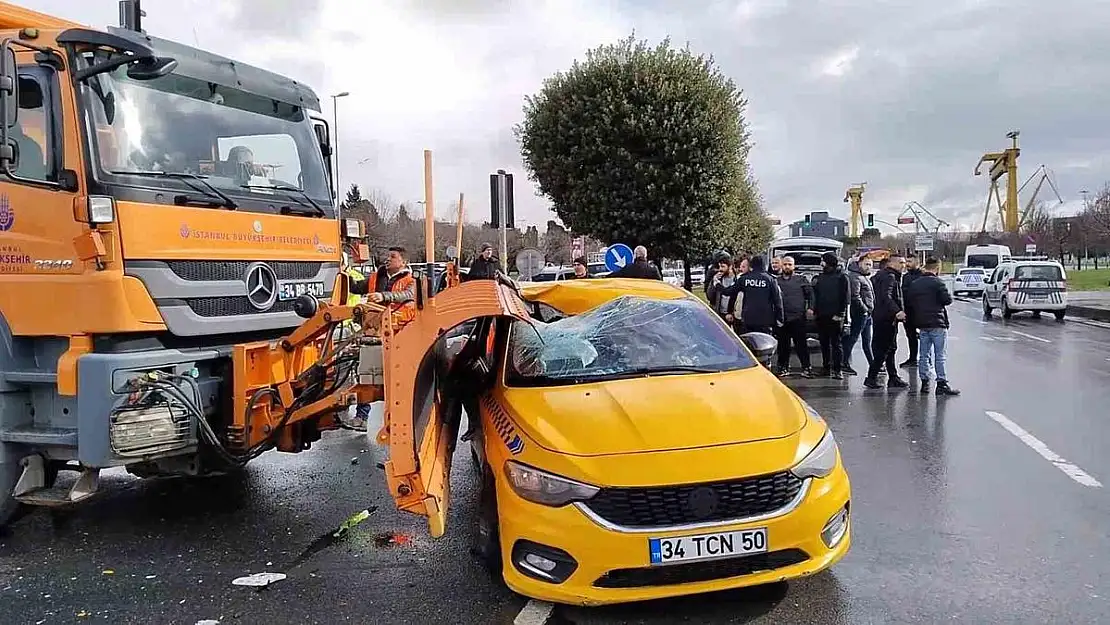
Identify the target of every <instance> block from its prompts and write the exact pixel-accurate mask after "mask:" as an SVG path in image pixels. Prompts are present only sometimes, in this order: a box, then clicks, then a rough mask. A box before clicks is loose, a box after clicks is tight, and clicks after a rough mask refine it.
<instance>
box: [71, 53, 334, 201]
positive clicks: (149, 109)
mask: <svg viewBox="0 0 1110 625" xmlns="http://www.w3.org/2000/svg"><path fill="white" fill-rule="evenodd" d="M86 60H88V59H87V58H86ZM102 60H104V59H95V60H94V61H93V62H94V63H95V62H100V61H102ZM81 93H82V105H83V108H84V113H85V116H86V119H87V126H88V128H89V129H90V134H91V135H92V138H91V142H92V152H93V158H92V160H93V162H94V163H95V164H96V169H97V176H98V178H99V179H100V180H101V181H102V182H104V183H109V184H123V185H129V186H140V187H159V188H167V189H172V190H174V191H176V192H179V193H188V194H195V189H196V188H197V186H196V185H195V184H194V185H187V184H183V183H188V182H189V180H188V177H184V176H172V175H171V176H158V175H151V172H164V173H170V174H187V175H189V176H201V177H203V178H204V181H205V182H207V183H208V184H210V185H211V186H212V187H215V188H216V189H218V190H219V191H220V192H222V193H223V194H226V195H228V196H235V197H236V198H238V199H243V198H246V199H256V200H258V201H259V203H260V204H263V205H274V204H281V205H292V206H298V205H301V206H303V205H305V204H312V203H315V204H317V205H319V206H320V207H322V208H323V209H324V211H325V212H324V214H326V215H328V216H331V214H332V209H331V204H332V200H331V194H330V190H329V188H328V182H327V174H326V170H325V169H324V162H323V156H322V155H321V153H320V149H319V146H318V144H317V140H316V136H315V133H314V132H313V129H312V124H311V120H310V119H309V117H308V115H307V112H306V111H305V110H304V109H303V108H301V107H299V106H295V105H293V104H287V103H285V102H279V101H277V100H273V99H271V98H268V97H263V96H259V95H255V94H252V93H248V92H245V91H242V90H239V89H235V88H232V87H227V86H223V85H217V84H214V83H210V82H204V81H201V80H196V79H193V78H189V77H186V76H179V75H175V74H170V75H168V76H164V77H161V78H156V79H154V80H145V81H137V80H132V79H130V78H128V77H127V72H126V68H123V67H121V68H118V69H116V70H115V71H112V72H109V73H104V74H100V75H98V76H95V77H93V78H90V79H89V80H87V81H86V82H85V84H84V85H83V86H82V89H81ZM267 187H275V188H274V189H270V188H267ZM283 189H284V190H283ZM291 192H292V193H291ZM215 195H219V194H218V193H216V194H215ZM306 200H307V201H306ZM244 208H246V209H249V208H250V206H249V203H246V204H244ZM271 210H272V209H271Z"/></svg>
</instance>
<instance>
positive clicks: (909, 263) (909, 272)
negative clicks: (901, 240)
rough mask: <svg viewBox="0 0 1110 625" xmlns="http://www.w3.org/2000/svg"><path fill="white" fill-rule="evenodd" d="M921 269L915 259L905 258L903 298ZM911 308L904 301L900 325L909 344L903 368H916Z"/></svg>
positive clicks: (914, 330) (915, 327) (912, 257)
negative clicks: (904, 319)
mask: <svg viewBox="0 0 1110 625" xmlns="http://www.w3.org/2000/svg"><path fill="white" fill-rule="evenodd" d="M921 275H922V274H921V269H919V268H918V266H917V257H916V256H910V257H908V258H906V272H905V273H904V274H902V295H903V296H905V294H906V291H908V290H909V288H910V285H911V284H913V283H914V281H915V280H917V279H918V278H920V277H921ZM913 320H914V314H913V307H912V305H911V304H910V301H909V300H906V321H905V322H904V323H903V324H902V327H903V329H905V331H906V342H908V343H909V344H910V357H909V358H907V359H906V362H904V363H902V364H901V365H900V366H901V367H903V368H907V367H916V366H917V343H918V340H917V326H916V325H915V324H914V321H913Z"/></svg>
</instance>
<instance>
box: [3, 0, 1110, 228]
mask: <svg viewBox="0 0 1110 625" xmlns="http://www.w3.org/2000/svg"><path fill="white" fill-rule="evenodd" d="M16 2H17V3H20V4H24V5H25V6H28V7H30V8H34V9H38V10H42V11H46V12H49V13H53V14H56V15H59V16H63V17H67V18H70V19H73V20H75V21H79V22H82V23H85V24H89V25H94V26H104V25H107V24H114V23H116V22H117V21H118V14H117V13H118V9H117V2H116V1H115V0H88V1H86V2H80V3H78V2H74V1H73V0H16ZM143 6H144V9H145V10H146V12H147V14H148V16H147V18H146V21H145V23H144V26H145V28H146V29H147V31H148V32H150V33H151V34H154V35H157V36H160V37H165V38H168V39H173V40H177V41H180V42H183V43H188V44H193V45H197V44H199V45H200V46H201V47H203V48H206V49H209V50H211V51H214V52H217V53H220V54H224V55H226V56H229V57H232V58H235V59H239V60H242V61H246V62H250V63H254V64H257V65H260V66H262V67H265V68H267V69H270V70H273V71H276V72H279V73H283V74H285V75H288V76H290V77H292V78H295V79H297V80H300V81H303V82H305V83H307V84H309V85H311V86H312V87H314V88H315V89H316V90H317V92H318V93H319V94H320V95H321V99H322V100H324V101H325V103H326V104H325V113H327V115H328V117H329V119H330V117H331V113H332V111H331V99H330V98H329V97H328V95H329V94H334V93H338V92H341V91H349V92H350V96H349V97H346V98H343V99H341V100H339V141H340V143H339V151H340V159H341V177H342V180H343V182H344V186H345V185H346V183H349V182H357V183H359V184H360V185H362V186H363V187H365V188H375V189H380V190H381V191H382V192H385V193H387V194H388V195H389V196H391V197H394V198H397V199H398V200H402V201H409V202H413V201H416V200H420V199H422V198H423V186H422V185H423V171H422V167H423V160H422V159H423V156H422V150H423V149H425V148H428V149H431V150H433V151H434V159H435V185H436V188H435V199H436V206H437V208H438V210H437V212H438V213H440V214H441V215H447V214H449V212H450V211H449V206H450V204H451V203H452V202H453V201H454V200H455V199H457V197H458V194H459V193H460V192H462V193H465V194H466V197H467V204H468V206H469V208H470V210H469V211H468V213H469V215H470V217H471V219H473V220H484V219H486V218H488V206H489V198H488V195H489V186H488V185H489V183H488V174H489V173H490V172H491V171H494V170H496V169H497V168H505V169H506V170H509V171H513V172H521V175H520V177H519V182H518V183H517V198H516V201H517V214H518V215H519V216H520V218H521V219H523V220H524V221H525V222H532V223H539V224H542V223H544V222H546V220H547V219H548V218H549V216H550V215H551V214H550V213H549V212H548V210H547V203H546V202H545V200H544V199H543V198H540V197H535V196H534V193H533V191H532V189H530V188H529V185H528V184H527V183H526V181H525V180H524V178H525V176H524V175H523V167H522V165H521V162H520V154H519V149H518V146H517V144H516V141H515V140H514V138H513V135H512V130H511V129H512V125H513V124H514V123H516V122H518V121H519V120H520V117H521V106H522V104H523V99H524V96H525V95H528V94H532V93H534V92H536V91H537V90H538V89H539V87H540V84H541V82H542V80H543V79H544V78H545V77H546V76H548V75H550V74H551V73H553V72H555V71H558V70H561V69H565V68H567V67H568V66H569V65H570V64H571V62H572V61H573V60H574V59H575V58H581V57H583V56H584V53H585V51H586V50H587V49H589V48H592V47H595V46H597V45H599V44H603V43H609V42H612V41H615V40H617V39H619V38H621V37H622V36H625V35H627V34H629V33H630V32H632V31H633V29H634V30H635V32H636V33H637V35H639V36H641V37H643V38H647V39H650V40H652V41H657V40H659V39H661V38H663V37H665V36H668V35H669V36H670V37H671V38H672V40H673V41H675V42H677V43H679V44H682V43H685V42H687V41H688V42H689V43H690V45H691V47H692V48H693V49H694V50H695V51H698V52H706V53H711V54H713V55H714V57H715V58H716V59H717V61H718V63H719V64H720V65H721V67H722V68H723V69H724V71H725V72H726V73H728V74H729V75H731V76H732V77H733V78H734V79H735V80H736V81H737V83H738V84H739V85H740V86H742V87H743V88H744V90H745V91H746V93H747V96H748V98H749V100H750V105H749V117H750V120H751V123H752V126H753V132H754V140H755V144H756V145H755V149H754V150H753V152H752V157H751V158H752V166H753V168H754V171H755V173H756V176H757V177H758V179H759V181H760V186H761V190H762V192H763V195H764V197H765V200H766V206H767V209H768V211H769V212H770V213H771V214H772V215H775V216H778V217H780V218H782V219H783V223H786V222H787V221H790V220H793V219H797V218H799V217H801V216H802V215H803V214H804V213H806V212H808V211H812V210H831V211H833V212H838V213H841V214H842V216H844V217H846V213H847V205H846V204H844V203H843V202H842V200H843V197H844V191H845V189H846V188H847V187H848V186H849V185H851V184H853V183H858V182H862V181H866V182H867V183H868V185H867V192H866V195H865V197H864V204H865V211H867V212H874V213H876V215H877V218H879V219H881V220H886V221H891V222H893V221H894V220H895V217H896V215H897V214H898V213H899V212H900V211H901V210H902V207H903V205H904V204H905V203H906V202H909V201H911V200H913V201H917V202H920V203H921V204H924V205H925V206H927V207H929V208H930V209H932V210H933V212H935V213H937V214H938V215H939V216H941V217H942V218H944V219H946V220H948V221H950V222H953V223H956V224H958V225H960V226H963V227H965V228H972V227H974V228H975V229H977V228H978V226H979V222H980V220H981V215H982V210H983V208H982V207H983V205H984V200H985V198H986V194H987V188H988V181H987V179H986V177H985V176H980V177H975V176H973V175H972V172H973V169H974V166H975V163H976V161H978V159H979V156H980V155H982V154H983V153H984V152H989V151H996V150H1002V149H1004V148H1005V147H1007V145H1008V144H1009V140H1008V139H1006V133H1007V132H1008V131H1010V130H1013V129H1019V130H1020V131H1021V138H1020V142H1021V148H1022V156H1021V160H1020V163H1019V165H1020V173H1019V178H1020V179H1021V182H1024V181H1025V178H1027V177H1028V176H1030V175H1031V174H1033V173H1034V170H1035V169H1036V168H1037V167H1038V166H1039V165H1041V164H1042V163H1043V164H1045V165H1047V166H1048V167H1049V168H1050V169H1051V170H1052V171H1053V173H1054V175H1055V176H1054V177H1055V180H1056V181H1057V183H1058V185H1059V189H1060V193H1061V194H1062V195H1063V198H1064V200H1066V201H1067V203H1066V204H1064V205H1063V206H1057V207H1056V210H1057V211H1059V212H1061V213H1068V212H1074V211H1075V209H1076V207H1077V205H1081V203H1082V200H1081V196H1080V193H1079V192H1080V190H1083V189H1089V190H1090V191H1092V192H1094V191H1096V190H1097V189H1099V188H1101V187H1102V185H1103V183H1104V182H1106V181H1108V180H1110V151H1108V150H1107V146H1108V139H1110V123H1107V122H1108V120H1110V38H1108V37H1106V36H1105V33H1106V30H1107V29H1108V28H1110V2H1106V1H1103V0H1053V1H1052V2H1046V1H1044V0H1001V1H992V0H938V2H934V3H926V2H921V1H920V0H917V1H909V0H884V1H883V2H877V1H874V0H870V1H868V0H859V1H852V0H839V1H817V0H808V1H797V0H795V1H791V0H729V1H725V0H623V1H621V0H612V1H610V0H581V1H580V0H381V1H374V0H358V1H353V0H296V1H294V0H220V1H218V2H213V1H211V0H207V1H205V0H145V2H144V3H143ZM1034 184H1035V183H1034ZM1034 184H1030V185H1029V186H1028V187H1027V191H1026V192H1027V193H1028V192H1029V191H1030V190H1031V189H1032V187H1033V186H1034ZM1023 196H1024V194H1023ZM1041 198H1042V199H1048V200H1051V202H1050V203H1049V205H1050V206H1054V205H1056V199H1055V196H1054V194H1053V193H1052V192H1051V189H1049V188H1048V186H1047V185H1045V188H1044V189H1043V190H1042V192H1041ZM1026 199H1027V198H1026V197H1023V198H1022V202H1023V203H1024V201H1025V200H1026Z"/></svg>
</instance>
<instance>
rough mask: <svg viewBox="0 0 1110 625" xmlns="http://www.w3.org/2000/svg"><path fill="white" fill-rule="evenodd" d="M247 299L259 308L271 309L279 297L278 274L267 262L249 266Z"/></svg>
mask: <svg viewBox="0 0 1110 625" xmlns="http://www.w3.org/2000/svg"><path fill="white" fill-rule="evenodd" d="M246 281H247V300H248V301H250V303H251V306H254V307H255V308H256V309H258V310H270V308H271V307H273V305H274V302H276V301H277V297H278V281H277V274H276V273H274V270H273V269H271V268H270V266H269V265H267V264H265V263H254V264H252V265H251V266H250V267H247V275H246Z"/></svg>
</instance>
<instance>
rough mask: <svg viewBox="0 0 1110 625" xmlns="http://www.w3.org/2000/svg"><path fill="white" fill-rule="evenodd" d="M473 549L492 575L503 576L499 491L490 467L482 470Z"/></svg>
mask: <svg viewBox="0 0 1110 625" xmlns="http://www.w3.org/2000/svg"><path fill="white" fill-rule="evenodd" d="M472 550H473V551H474V555H476V556H477V557H478V560H479V561H480V562H481V563H482V566H483V567H484V568H485V569H486V570H487V571H489V572H490V574H491V575H494V576H496V577H497V578H500V577H501V531H500V528H499V521H498V519H497V491H496V487H495V485H494V479H493V473H492V472H491V471H490V469H489V467H486V468H484V469H483V471H482V488H481V491H480V492H479V494H478V518H477V520H476V522H475V524H474V546H473V547H472Z"/></svg>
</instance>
